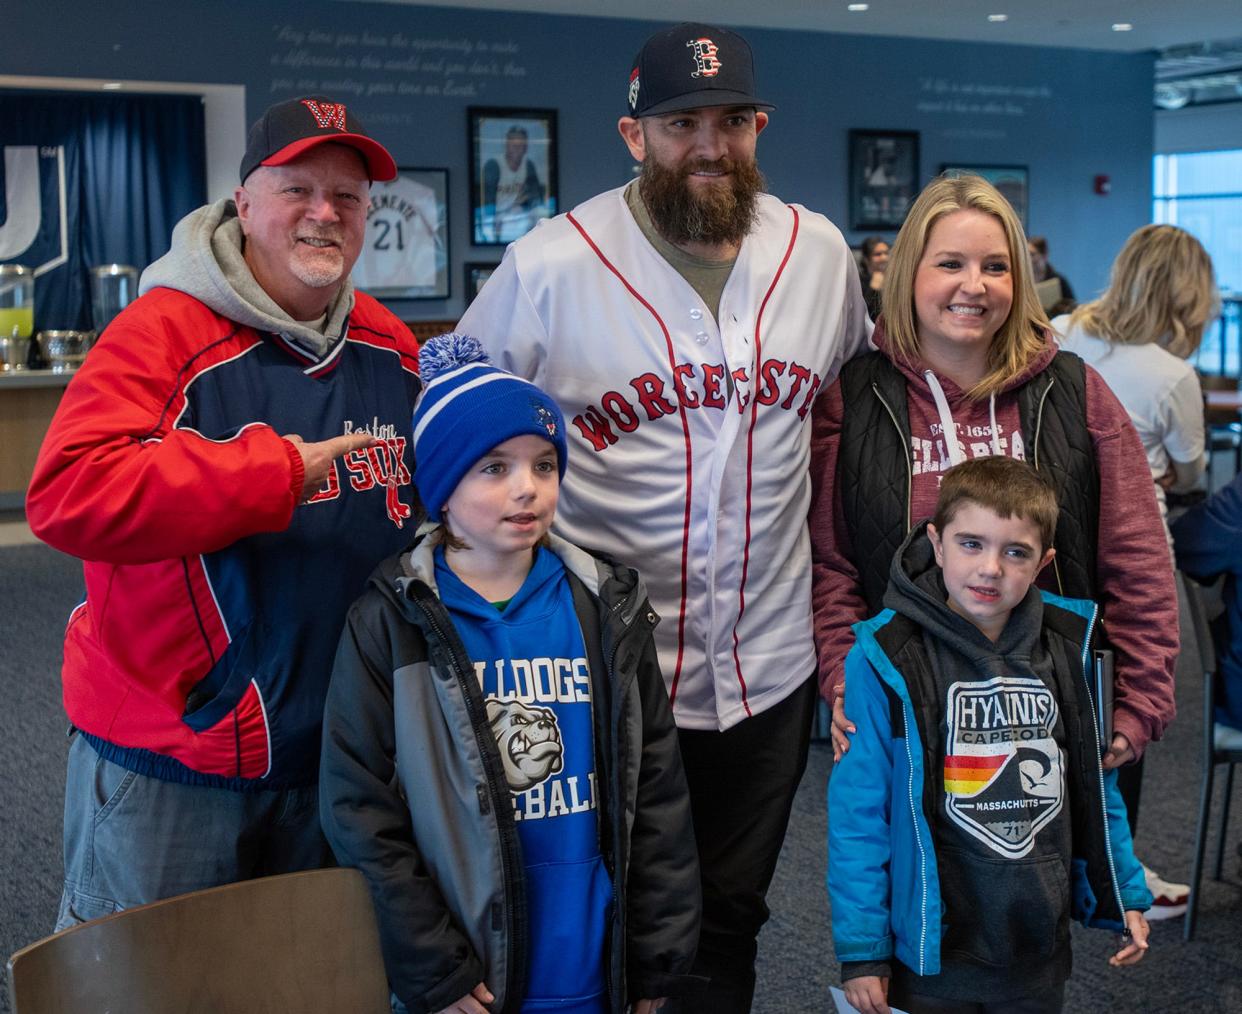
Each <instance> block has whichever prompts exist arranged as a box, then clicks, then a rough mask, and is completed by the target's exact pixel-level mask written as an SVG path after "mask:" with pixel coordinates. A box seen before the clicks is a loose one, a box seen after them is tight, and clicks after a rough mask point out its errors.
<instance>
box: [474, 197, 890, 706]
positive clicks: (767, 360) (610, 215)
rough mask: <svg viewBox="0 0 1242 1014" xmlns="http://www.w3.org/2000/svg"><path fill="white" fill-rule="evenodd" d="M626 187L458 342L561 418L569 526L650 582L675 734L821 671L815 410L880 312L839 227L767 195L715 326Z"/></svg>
mask: <svg viewBox="0 0 1242 1014" xmlns="http://www.w3.org/2000/svg"><path fill="white" fill-rule="evenodd" d="M623 189H624V188H621V189H617V190H613V191H609V192H608V193H604V194H601V195H600V196H598V197H595V198H593V199H592V200H590V201H587V202H586V203H585V204H582V205H580V206H579V207H577V208H575V209H574V210H573V211H571V212H570V213H569V214H567V215H560V216H558V217H556V218H554V219H551V220H549V221H546V222H543V223H541V224H540V225H539V226H537V227H536V228H535V229H534V231H533V232H531V233H530V234H529V235H527V236H525V237H523V238H522V239H520V240H518V241H517V242H516V243H514V244H512V245H511V246H510V247H509V249H508V250H507V252H506V253H505V257H504V260H503V262H502V263H501V265H500V267H499V268H498V269H497V270H496V272H495V273H494V274H493V275H492V277H491V279H490V280H489V281H488V283H487V285H485V286H484V287H483V290H482V292H481V293H480V294H479V296H478V297H477V298H476V299H475V301H474V302H473V303H472V304H471V305H470V308H469V309H468V310H467V311H466V315H465V316H464V317H463V318H462V321H461V324H460V325H459V329H460V330H462V331H464V332H466V333H468V334H472V335H474V336H475V337H477V338H478V339H479V340H480V341H481V342H482V343H483V344H484V345H485V346H486V347H487V349H488V351H489V352H490V354H491V356H492V359H493V361H494V362H495V363H497V364H498V365H500V366H503V367H504V368H505V369H508V370H512V371H513V372H514V373H517V374H518V375H520V376H523V377H526V378H528V379H530V380H532V381H533V382H534V383H536V384H538V385H539V386H540V387H542V388H543V389H544V390H545V391H547V392H548V393H550V394H551V395H552V396H553V397H554V398H556V400H557V402H558V403H559V404H560V405H561V408H562V410H563V411H564V413H565V418H566V420H567V422H568V428H569V443H570V456H569V457H570V461H569V471H568V473H567V475H566V477H565V482H564V485H563V486H562V489H561V499H560V506H559V508H558V511H557V523H556V527H557V530H558V531H559V532H560V533H562V534H563V535H564V536H565V537H566V538H568V539H570V540H571V541H573V542H575V543H577V544H579V545H582V546H585V547H588V548H591V549H597V550H603V551H604V552H607V553H609V554H611V555H613V556H615V557H616V558H618V559H619V560H622V561H623V562H625V563H628V564H630V565H631V566H634V567H636V568H637V569H638V570H639V571H640V572H641V573H642V575H643V577H644V578H645V580H646V582H647V586H648V589H649V591H650V594H651V601H652V604H653V605H654V607H655V609H656V611H657V612H659V613H660V615H661V616H662V617H663V620H662V622H661V624H660V625H659V627H658V628H657V630H656V644H657V647H658V649H659V653H660V664H661V667H662V669H663V671H664V678H665V681H666V683H667V685H668V688H669V696H670V698H671V699H672V702H673V713H674V716H675V718H676V720H677V724H678V725H679V726H681V727H683V728H691V729H727V728H729V727H730V726H732V725H735V724H736V723H738V722H740V721H742V720H743V719H744V718H746V717H748V716H749V715H752V714H757V713H758V712H760V711H763V710H765V709H767V708H769V707H771V706H773V705H775V704H777V703H779V702H780V701H781V700H783V699H784V698H785V697H787V696H788V695H789V694H790V693H791V692H792V691H793V690H794V689H795V688H796V687H797V686H799V685H801V684H802V683H803V682H804V681H805V680H806V679H808V678H809V677H810V676H811V674H812V672H813V670H814V667H815V647H814V643H813V640H812V633H811V629H812V628H811V592H810V582H811V576H810V572H811V557H810V545H809V539H808V536H807V528H806V513H807V505H808V502H809V500H810V480H809V474H808V465H809V461H810V437H811V412H812V409H813V407H814V405H815V401H816V399H817V397H818V396H819V395H820V394H821V393H822V392H823V391H824V390H826V389H827V387H828V385H829V384H830V383H831V382H832V380H833V379H834V378H835V377H836V374H837V371H838V370H839V369H840V367H841V365H842V363H843V362H844V361H845V360H846V359H848V358H849V357H851V356H853V355H854V354H855V353H856V352H858V351H859V350H860V349H862V348H863V346H864V345H865V343H866V341H867V337H868V334H869V331H870V327H869V324H868V318H867V311H866V306H865V305H864V303H863V299H862V290H861V287H860V286H859V284H858V272H857V269H856V268H855V267H854V261H853V258H852V257H851V255H850V251H849V249H848V247H847V246H846V244H845V241H844V239H843V238H842V236H841V233H840V231H839V230H838V229H837V228H836V227H835V226H834V225H833V224H832V223H831V222H829V221H828V220H827V219H826V218H824V217H823V216H822V215H818V214H815V213H813V212H810V211H807V209H806V208H803V207H801V206H799V205H786V204H783V203H781V202H780V201H779V200H777V199H776V198H774V197H770V196H767V195H764V196H763V197H761V198H760V202H759V214H758V220H757V224H756V226H755V228H754V229H753V230H752V232H751V233H750V234H749V235H748V236H747V237H746V239H745V240H744V241H743V243H742V247H741V251H740V252H739V254H738V258H737V263H736V265H735V266H734V268H733V271H732V273H731V274H730V276H729V280H728V282H727V284H726V285H725V288H724V292H723V294H722V295H721V299H720V308H719V322H717V320H716V319H715V318H713V316H712V313H711V311H710V310H709V309H708V308H707V307H706V306H705V305H704V304H703V301H702V300H701V299H700V298H699V296H698V294H697V293H696V292H695V291H694V289H693V288H692V287H691V286H690V284H689V283H688V282H686V280H685V279H684V278H682V277H681V275H679V274H678V273H677V271H675V270H674V269H673V268H672V267H671V266H670V265H669V264H668V262H667V261H665V260H664V259H663V258H662V257H661V256H660V254H659V253H657V252H656V250H655V249H654V248H653V247H652V246H651V244H650V243H649V242H648V241H647V239H646V238H645V237H644V236H643V234H642V232H641V230H640V229H639V227H638V225H637V223H636V222H635V221H634V218H633V216H632V214H631V213H630V211H629V209H628V208H627V207H626V203H625V197H624V193H623ZM726 375H727V376H728V377H729V378H731V383H730V381H727V380H726Z"/></svg>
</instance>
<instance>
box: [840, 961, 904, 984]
mask: <svg viewBox="0 0 1242 1014" xmlns="http://www.w3.org/2000/svg"><path fill="white" fill-rule="evenodd" d="M864 975H875V976H878V977H879V978H881V979H891V978H892V976H893V966H892V964H891V963H890V962H887V961H842V962H841V981H842V982H849V981H850V979H861V978H862V977H863V976H864Z"/></svg>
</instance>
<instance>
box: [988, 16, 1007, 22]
mask: <svg viewBox="0 0 1242 1014" xmlns="http://www.w3.org/2000/svg"><path fill="white" fill-rule="evenodd" d="M988 20H989V21H1008V20H1009V15H1008V14H989V15H988Z"/></svg>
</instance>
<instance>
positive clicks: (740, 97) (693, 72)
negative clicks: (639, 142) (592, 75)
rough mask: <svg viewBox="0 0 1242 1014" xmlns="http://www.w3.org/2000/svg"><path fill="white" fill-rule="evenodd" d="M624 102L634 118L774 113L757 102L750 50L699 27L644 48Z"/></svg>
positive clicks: (726, 34) (667, 33) (656, 38)
mask: <svg viewBox="0 0 1242 1014" xmlns="http://www.w3.org/2000/svg"><path fill="white" fill-rule="evenodd" d="M626 97H627V99H628V101H629V109H630V115H631V116H635V117H637V116H660V115H662V114H664V113H677V112H681V111H682V110H684V109H699V108H702V107H705V106H751V107H753V108H755V109H775V108H776V107H775V106H774V105H772V104H771V103H770V102H764V101H762V100H761V99H757V98H755V61H754V57H753V56H752V55H751V52H750V44H749V43H747V41H746V40H745V39H743V38H742V37H741V36H740V35H738V34H737V33H735V32H731V31H729V30H728V29H727V28H718V27H716V26H715V25H704V24H699V23H697V22H684V23H682V24H680V25H674V26H673V27H672V28H665V29H663V30H662V31H659V32H656V34H655V35H653V36H651V38H649V39H648V40H647V41H646V42H645V43H643V48H642V49H641V50H640V51H639V53H638V56H636V57H634V65H633V69H632V70H631V71H630V88H629V92H628V93H627V96H626Z"/></svg>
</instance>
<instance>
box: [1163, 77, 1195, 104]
mask: <svg viewBox="0 0 1242 1014" xmlns="http://www.w3.org/2000/svg"><path fill="white" fill-rule="evenodd" d="M1193 97H1194V95H1193V93H1192V92H1191V90H1190V89H1189V88H1188V87H1186V86H1185V85H1182V84H1173V83H1171V82H1168V81H1163V82H1161V83H1160V84H1158V85H1156V105H1158V106H1159V107H1160V108H1161V109H1181V108H1182V107H1183V106H1185V105H1187V104H1188V103H1189V102H1190V100H1191V99H1192V98H1193Z"/></svg>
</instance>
